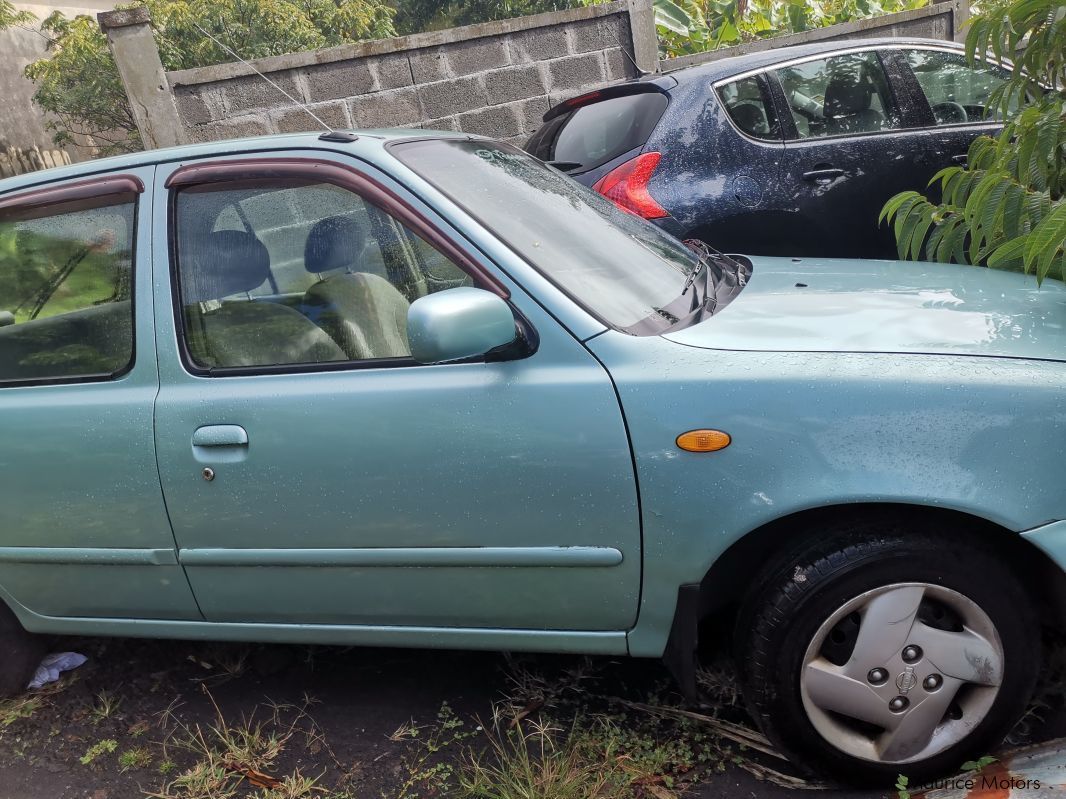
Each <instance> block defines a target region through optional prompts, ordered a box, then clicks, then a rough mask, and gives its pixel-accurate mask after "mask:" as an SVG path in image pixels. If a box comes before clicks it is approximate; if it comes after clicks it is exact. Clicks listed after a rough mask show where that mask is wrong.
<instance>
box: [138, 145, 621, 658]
mask: <svg viewBox="0 0 1066 799" xmlns="http://www.w3.org/2000/svg"><path fill="white" fill-rule="evenodd" d="M316 158H317V160H313V159H312V160H309V159H308V158H307V157H306V153H303V155H302V157H299V158H295V157H293V156H291V155H289V156H287V155H286V154H283V153H278V154H273V155H271V157H269V158H261V159H257V160H256V161H255V162H252V163H247V162H242V161H240V160H238V161H236V162H234V161H232V160H222V161H218V162H213V163H206V164H205V163H199V164H195V163H194V164H191V165H189V166H188V167H186V168H184V169H180V168H176V169H178V171H175V172H172V173H171V174H169V176H168V182H169V184H170V185H169V188H160V189H159V192H158V194H157V198H156V200H157V203H158V206H157V211H156V226H157V231H158V233H159V241H160V242H162V241H164V240H166V238H167V236H168V235H169V238H170V241H171V249H170V252H169V253H168V252H167V251H166V249H165V247H163V246H162V245H158V246H157V251H156V255H157V258H159V259H161V260H163V259H166V258H168V257H171V258H172V261H171V263H172V274H171V276H170V280H168V281H164V283H162V284H161V285H159V286H158V295H157V298H158V299H157V310H158V313H159V315H160V325H159V347H160V358H161V363H160V373H161V378H162V385H161V388H160V394H159V399H158V403H157V410H156V414H157V415H156V425H157V426H156V434H157V442H158V451H159V467H160V472H161V475H162V481H163V487H164V491H165V495H166V499H167V505H168V509H169V511H170V518H171V521H172V523H173V526H174V531H175V534H176V537H177V540H178V544H179V556H180V560H181V563H182V564H183V565H184V566H185V568H186V571H187V573H188V576H189V580H190V582H191V584H192V586H193V589H194V591H195V594H196V598H197V600H198V602H199V604H200V607H201V608H202V610H203V613H204V615H205V616H206V618H207V619H209V620H211V621H222V622H266V623H282V624H285V623H299V624H337V625H374V626H375V629H379V628H390V629H392V628H397V627H407V628H410V627H418V628H419V629H423V628H434V629H440V628H470V627H477V628H489V629H500V628H504V629H511V630H515V629H537V630H605V631H606V630H612V631H618V630H623V629H626V628H628V627H630V626H631V625H632V624H633V622H634V620H635V616H636V610H637V600H638V594H639V580H640V528H639V520H638V512H637V497H636V488H635V482H634V475H633V466H632V460H631V456H630V451H629V446H628V440H627V436H626V432H625V427H624V424H623V420H622V416H621V413H620V410H619V406H618V402H617V398H616V396H615V393H614V390H613V387H612V384H611V382H610V379H609V377H608V375H607V374H606V372H605V371H604V369H603V368H602V367H601V366H600V364H599V363H598V362H597V361H596V360H595V359H594V358H593V357H592V356H591V355H590V354H589V352H588V351H587V350H586V349H585V348H584V347H583V346H582V345H581V344H580V343H579V342H578V341H576V340H575V339H574V338H573V337H571V336H570V335H569V334H568V333H567V332H566V331H565V330H564V329H563V328H562V327H560V326H559V324H558V323H557V322H555V320H554V319H553V318H552V317H551V316H549V315H548V314H547V313H546V312H545V311H543V310H542V309H541V308H540V307H539V306H538V305H537V304H536V303H534V302H532V301H531V300H530V298H529V297H528V296H526V295H525V294H524V293H523V292H522V290H521V289H520V288H519V287H518V286H517V285H514V284H513V283H511V282H510V281H509V280H508V279H507V278H506V277H505V276H504V275H502V274H500V273H498V272H497V271H496V270H495V268H494V267H493V266H492V265H491V264H487V263H485V262H484V261H483V260H482V259H481V257H480V256H479V255H477V254H476V253H474V252H472V250H471V248H469V247H468V246H467V244H466V243H465V242H464V241H463V240H462V239H461V237H459V236H458V235H457V234H455V233H454V232H450V233H442V232H441V231H442V230H445V229H446V225H445V223H444V222H443V220H442V219H440V218H438V217H436V216H435V215H434V214H433V213H432V212H431V211H430V209H429V208H428V207H426V206H425V205H423V204H422V203H421V202H420V201H419V200H418V199H417V198H416V197H414V196H412V195H410V194H408V193H406V192H405V191H404V190H403V189H402V188H401V187H400V186H399V185H398V184H397V183H395V182H393V181H392V180H390V179H389V178H388V177H387V176H386V175H384V174H382V173H380V172H379V171H377V170H375V169H373V168H371V167H370V166H368V165H367V164H365V163H363V162H361V161H356V160H355V159H347V158H346V157H345V156H341V155H326V154H322V155H321V157H320V158H319V157H318V156H317V155H316ZM337 159H341V160H337ZM168 209H169V211H168ZM171 220H173V222H172V224H173V227H169V225H170V224H171ZM470 285H474V286H480V287H484V288H486V289H487V290H491V291H495V292H497V293H500V294H503V295H507V296H508V297H509V301H510V302H511V304H512V307H513V308H514V309H515V312H516V315H517V316H518V317H519V318H520V319H521V320H523V321H522V322H521V324H522V325H528V326H529V328H530V334H529V335H530V337H533V338H536V339H537V340H538V341H539V344H538V346H537V349H536V352H535V353H534V354H533V355H531V356H529V357H525V358H520V359H505V360H498V361H496V362H485V361H484V360H481V361H479V362H464V363H452V364H444V365H434V366H427V365H419V364H416V363H415V362H414V361H413V360H412V359H411V358H410V356H409V354H408V353H409V349H408V347H407V342H406V327H405V325H406V311H407V308H408V307H409V305H410V303H411V302H412V301H414V300H416V299H417V298H418V297H420V296H423V295H424V294H426V293H427V292H433V291H443V290H448V289H449V288H452V287H456V286H470ZM172 292H173V293H172ZM413 635H414V636H415V637H414V638H413V639H412V640H415V641H416V642H419V641H423V642H427V643H428V642H430V640H431V636H430V637H426V636H423V637H418V635H417V634H413ZM391 640H395V639H391Z"/></svg>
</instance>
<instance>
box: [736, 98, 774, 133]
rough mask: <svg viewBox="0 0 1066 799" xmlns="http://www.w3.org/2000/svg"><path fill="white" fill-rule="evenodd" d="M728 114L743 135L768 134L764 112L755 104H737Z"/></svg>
mask: <svg viewBox="0 0 1066 799" xmlns="http://www.w3.org/2000/svg"><path fill="white" fill-rule="evenodd" d="M730 113H731V114H732V115H733V121H734V122H736V123H737V127H738V128H740V129H741V130H742V131H744V132H745V133H752V134H759V135H766V134H768V133H769V132H770V125H769V122H768V121H767V119H766V112H765V111H763V110H762V108H760V107H759V106H758V105H756V104H755V103H737V104H736V105H734V106H733V107H732V109H731V110H730Z"/></svg>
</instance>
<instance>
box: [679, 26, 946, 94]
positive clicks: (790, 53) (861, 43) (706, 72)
mask: <svg viewBox="0 0 1066 799" xmlns="http://www.w3.org/2000/svg"><path fill="white" fill-rule="evenodd" d="M909 44H910V45H926V46H929V45H936V46H938V47H947V48H952V49H956V50H959V51H960V52H961V50H962V45H961V44H958V43H956V42H951V41H946V40H944V39H923V38H918V37H897V36H893V37H879V38H869V39H844V40H841V39H836V40H832V41H824V42H812V43H810V44H797V45H791V46H789V47H775V48H772V49H769V50H760V51H758V52H755V53H744V54H743V55H736V56H726V57H724V58H720V59H718V60H715V61H710V62H708V63H706V64H697V65H695V66H691V67H682V68H680V69H676V70H672V71H670V72H667V73H666V74H667V75H669V76H670V77H672V78H675V79H676V80H677V81H678V83H685V82H688V81H690V80H711V81H718V80H721V79H723V78H731V77H733V76H734V75H740V74H742V73H745V72H752V71H755V70H759V69H763V68H765V67H771V66H773V65H774V64H780V63H782V62H784V61H791V60H793V59H795V58H803V57H804V56H815V55H822V54H823V53H832V52H835V51H837V50H853V49H855V48H865V47H900V46H906V45H909Z"/></svg>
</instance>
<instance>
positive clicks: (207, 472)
mask: <svg viewBox="0 0 1066 799" xmlns="http://www.w3.org/2000/svg"><path fill="white" fill-rule="evenodd" d="M204 479H205V480H206V481H207V482H209V483H210V482H211V481H212V480H214V479H215V470H214V469H212V468H211V467H210V466H205V467H204Z"/></svg>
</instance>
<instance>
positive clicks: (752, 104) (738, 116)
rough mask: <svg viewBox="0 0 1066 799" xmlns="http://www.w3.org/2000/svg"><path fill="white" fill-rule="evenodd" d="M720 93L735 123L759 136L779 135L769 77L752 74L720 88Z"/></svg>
mask: <svg viewBox="0 0 1066 799" xmlns="http://www.w3.org/2000/svg"><path fill="white" fill-rule="evenodd" d="M718 96H719V97H720V98H721V100H722V105H723V106H725V110H726V113H727V114H729V118H730V119H732V120H733V124H734V125H736V126H737V127H738V128H740V130H741V131H743V132H744V133H746V134H748V135H749V136H753V137H755V138H756V139H776V138H779V133H778V127H777V118H776V116H775V115H774V106H773V103H772V102H771V101H770V96H769V92H768V91H767V90H766V84H765V79H764V78H762V77H760V76H757V75H756V76H752V77H748V78H743V79H741V80H736V81H733V82H732V83H727V84H725V85H724V86H721V87H719V89H718Z"/></svg>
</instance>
